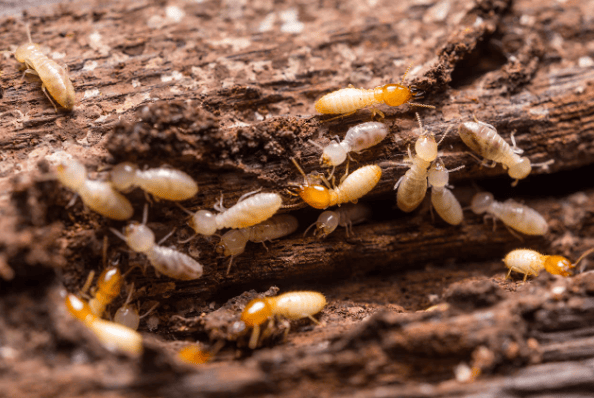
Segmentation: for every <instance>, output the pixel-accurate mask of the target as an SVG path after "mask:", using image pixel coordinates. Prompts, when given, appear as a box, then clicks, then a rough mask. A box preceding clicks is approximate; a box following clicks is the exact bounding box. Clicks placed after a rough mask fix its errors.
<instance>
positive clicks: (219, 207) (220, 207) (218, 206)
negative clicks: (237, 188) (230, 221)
mask: <svg viewBox="0 0 594 398" xmlns="http://www.w3.org/2000/svg"><path fill="white" fill-rule="evenodd" d="M213 207H214V209H215V210H216V211H218V212H220V213H222V212H224V211H225V210H227V208H226V207H225V206H223V192H221V199H219V203H215V205H214V206H213Z"/></svg>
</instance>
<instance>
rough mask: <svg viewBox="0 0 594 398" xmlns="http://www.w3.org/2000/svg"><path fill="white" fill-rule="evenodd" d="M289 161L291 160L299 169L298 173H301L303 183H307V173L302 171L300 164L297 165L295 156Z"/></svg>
mask: <svg viewBox="0 0 594 398" xmlns="http://www.w3.org/2000/svg"><path fill="white" fill-rule="evenodd" d="M291 162H293V164H294V165H295V167H297V170H299V173H301V175H302V176H303V182H304V183H305V184H308V181H307V175H306V174H305V171H303V169H302V168H301V166H299V163H297V160H295V158H291Z"/></svg>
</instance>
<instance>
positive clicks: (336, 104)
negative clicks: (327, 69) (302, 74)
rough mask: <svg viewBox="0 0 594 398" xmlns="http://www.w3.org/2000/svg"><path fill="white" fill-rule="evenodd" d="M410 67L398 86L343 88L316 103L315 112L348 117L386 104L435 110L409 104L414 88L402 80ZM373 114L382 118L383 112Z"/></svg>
mask: <svg viewBox="0 0 594 398" xmlns="http://www.w3.org/2000/svg"><path fill="white" fill-rule="evenodd" d="M411 67H412V64H411V65H410V66H409V67H408V69H407V70H406V72H405V73H404V76H402V81H401V82H400V84H386V85H383V86H378V87H375V88H372V89H364V88H355V87H353V86H352V85H351V86H349V87H348V88H343V89H340V90H336V91H333V92H331V93H329V94H326V95H324V96H323V97H322V98H320V99H319V100H317V101H316V104H315V107H316V111H317V112H319V113H323V114H341V115H344V116H348V115H351V114H353V113H355V112H356V111H358V110H359V109H362V108H365V107H367V106H374V105H379V104H386V105H388V106H400V105H404V104H409V105H412V106H418V107H423V108H432V109H435V107H434V106H431V105H424V104H418V103H415V102H411V101H412V100H413V98H414V97H415V96H417V94H416V92H415V88H414V87H411V86H405V85H404V80H405V79H406V75H407V74H408V72H409V70H410V68H411ZM373 113H374V114H375V113H377V114H379V115H380V116H382V117H384V114H383V112H381V111H380V110H378V109H373Z"/></svg>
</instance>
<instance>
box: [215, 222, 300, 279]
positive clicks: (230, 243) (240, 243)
mask: <svg viewBox="0 0 594 398" xmlns="http://www.w3.org/2000/svg"><path fill="white" fill-rule="evenodd" d="M298 226H299V222H298V221H297V218H295V217H294V216H291V215H289V214H277V215H275V216H272V217H271V218H269V219H268V220H265V221H262V222H261V223H259V224H256V225H253V226H251V227H248V228H241V229H232V230H230V231H227V232H225V234H223V236H222V237H221V241H220V242H219V244H218V245H217V248H216V251H217V253H221V254H223V255H225V256H231V260H230V261H229V266H228V268H227V275H229V272H230V271H231V264H232V263H233V257H236V256H238V255H240V254H241V253H243V252H244V251H245V245H246V244H247V242H248V241H251V242H255V243H262V244H264V242H265V241H271V240H274V239H278V238H282V237H283V236H287V235H290V234H292V233H293V232H295V230H297V227H298Z"/></svg>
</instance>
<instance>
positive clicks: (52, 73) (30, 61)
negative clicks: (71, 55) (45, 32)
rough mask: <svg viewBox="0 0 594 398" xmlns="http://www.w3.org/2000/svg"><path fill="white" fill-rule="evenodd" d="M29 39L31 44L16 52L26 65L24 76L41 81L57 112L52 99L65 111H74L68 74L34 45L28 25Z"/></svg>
mask: <svg viewBox="0 0 594 398" xmlns="http://www.w3.org/2000/svg"><path fill="white" fill-rule="evenodd" d="M27 37H28V38H29V42H28V43H25V44H21V45H20V46H19V47H18V48H17V49H16V51H15V52H14V57H15V58H16V60H17V61H18V62H20V63H22V64H24V66H25V68H26V69H25V72H24V74H23V76H24V75H25V74H31V75H35V76H38V77H39V78H40V79H41V90H42V91H43V93H44V94H45V95H46V97H47V98H48V99H49V101H50V102H51V104H52V105H53V106H54V109H55V110H56V112H57V111H58V108H57V107H56V104H55V103H54V101H53V100H52V98H53V99H54V100H55V101H56V102H57V103H58V104H59V105H60V106H62V107H63V108H64V109H66V110H68V111H70V110H72V108H74V103H75V102H76V98H75V95H74V87H73V86H72V82H71V81H70V78H69V77H68V72H67V71H66V69H64V68H63V67H61V66H60V65H58V64H57V63H56V62H55V61H53V60H51V59H49V58H48V57H47V56H46V55H45V54H43V52H42V51H41V48H40V47H39V45H38V44H35V43H33V40H31V32H30V31H29V26H28V25H27Z"/></svg>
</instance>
